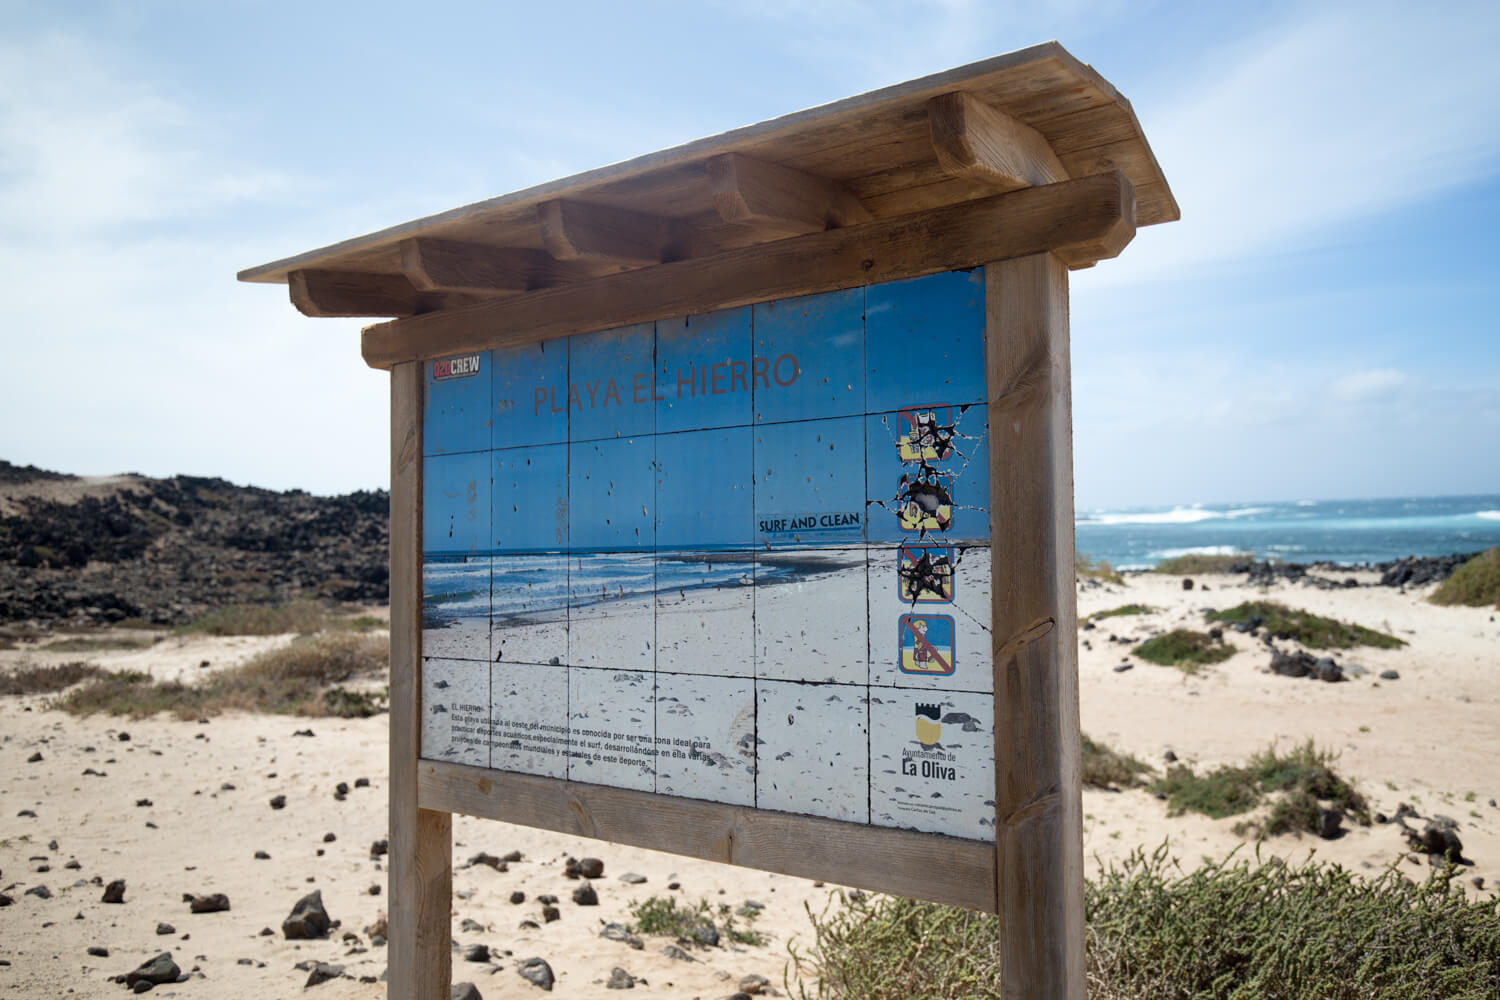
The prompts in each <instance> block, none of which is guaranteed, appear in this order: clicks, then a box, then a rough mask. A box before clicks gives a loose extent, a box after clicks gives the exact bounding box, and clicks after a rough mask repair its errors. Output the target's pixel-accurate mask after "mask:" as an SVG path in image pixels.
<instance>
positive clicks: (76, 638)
mask: <svg viewBox="0 0 1500 1000" xmlns="http://www.w3.org/2000/svg"><path fill="white" fill-rule="evenodd" d="M155 644H156V639H154V638H151V637H147V636H139V635H70V636H68V637H67V638H66V639H58V640H56V641H55V642H49V643H47V645H46V646H43V647H42V648H43V649H45V650H47V652H49V653H108V652H114V651H117V650H118V651H121V652H124V651H128V650H133V649H150V648H151V647H152V646H154V645H155Z"/></svg>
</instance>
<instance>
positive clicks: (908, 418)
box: [896, 406, 954, 462]
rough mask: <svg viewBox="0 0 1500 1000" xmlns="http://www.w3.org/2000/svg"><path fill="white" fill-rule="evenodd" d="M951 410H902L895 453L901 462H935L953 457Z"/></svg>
mask: <svg viewBox="0 0 1500 1000" xmlns="http://www.w3.org/2000/svg"><path fill="white" fill-rule="evenodd" d="M951 412H952V407H949V406H932V407H926V408H924V409H920V410H902V411H901V412H900V414H899V416H898V417H897V419H898V421H899V424H898V427H899V432H898V435H897V437H896V452H897V454H899V455H900V456H901V461H903V462H938V461H942V460H943V459H945V458H947V457H948V456H949V455H951V454H953V434H954V424H953V420H952V419H951V417H950V414H951Z"/></svg>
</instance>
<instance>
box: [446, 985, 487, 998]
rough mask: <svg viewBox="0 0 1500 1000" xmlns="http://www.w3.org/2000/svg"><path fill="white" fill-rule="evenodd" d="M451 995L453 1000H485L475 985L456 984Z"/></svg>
mask: <svg viewBox="0 0 1500 1000" xmlns="http://www.w3.org/2000/svg"><path fill="white" fill-rule="evenodd" d="M449 995H450V996H451V997H452V1000H484V997H483V996H481V995H480V993H479V987H477V986H475V985H474V984H473V983H454V984H453V987H452V992H451V993H450V994H449Z"/></svg>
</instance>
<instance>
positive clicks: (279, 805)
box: [271, 795, 286, 809]
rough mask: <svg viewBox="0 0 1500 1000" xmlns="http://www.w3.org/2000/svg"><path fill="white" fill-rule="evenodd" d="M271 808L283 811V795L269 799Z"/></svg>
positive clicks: (284, 805) (284, 802) (284, 806)
mask: <svg viewBox="0 0 1500 1000" xmlns="http://www.w3.org/2000/svg"><path fill="white" fill-rule="evenodd" d="M271 808H272V809H285V808H286V796H285V795H277V796H274V797H273V798H272V799H271Z"/></svg>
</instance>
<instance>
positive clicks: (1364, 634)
mask: <svg viewBox="0 0 1500 1000" xmlns="http://www.w3.org/2000/svg"><path fill="white" fill-rule="evenodd" d="M1208 620H1209V621H1211V622H1226V623H1228V624H1231V625H1238V624H1242V623H1243V624H1246V625H1252V626H1259V627H1261V628H1264V629H1265V630H1266V631H1267V632H1270V633H1271V634H1272V635H1274V636H1276V637H1278V638H1282V639H1295V640H1297V641H1298V642H1300V643H1302V645H1304V646H1307V647H1308V648H1310V649H1349V648H1350V647H1352V646H1374V647H1376V648H1378V649H1398V648H1400V647H1401V646H1404V645H1406V641H1405V640H1404V639H1398V638H1396V637H1395V636H1393V635H1387V634H1385V633H1384V632H1377V631H1375V630H1374V629H1371V628H1365V627H1364V626H1363V625H1351V624H1349V623H1347V622H1341V621H1339V620H1338V619H1336V618H1324V617H1323V616H1322V615H1315V614H1313V613H1312V612H1310V611H1302V610H1300V609H1298V608H1289V607H1287V606H1286V605H1285V604H1278V603H1276V602H1275V601H1246V602H1245V603H1243V604H1237V605H1235V606H1234V607H1232V608H1230V609H1229V610H1227V611H1211V612H1209V614H1208Z"/></svg>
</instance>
